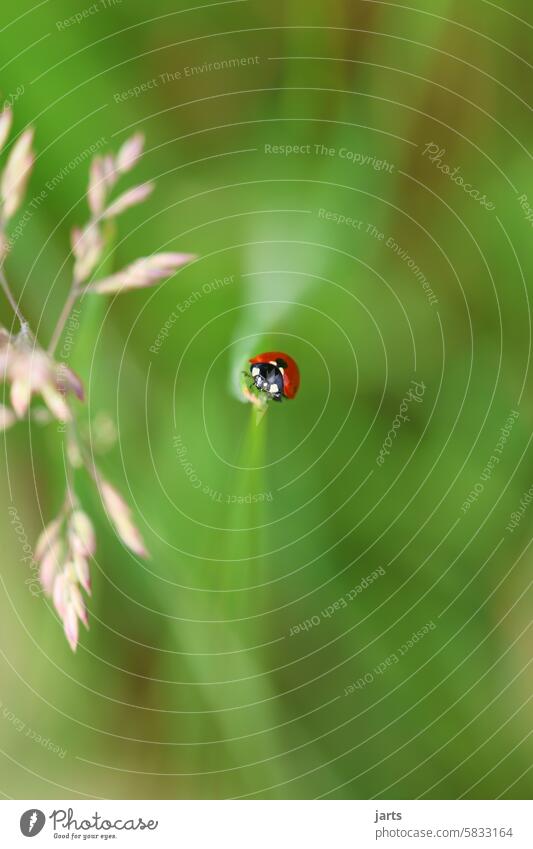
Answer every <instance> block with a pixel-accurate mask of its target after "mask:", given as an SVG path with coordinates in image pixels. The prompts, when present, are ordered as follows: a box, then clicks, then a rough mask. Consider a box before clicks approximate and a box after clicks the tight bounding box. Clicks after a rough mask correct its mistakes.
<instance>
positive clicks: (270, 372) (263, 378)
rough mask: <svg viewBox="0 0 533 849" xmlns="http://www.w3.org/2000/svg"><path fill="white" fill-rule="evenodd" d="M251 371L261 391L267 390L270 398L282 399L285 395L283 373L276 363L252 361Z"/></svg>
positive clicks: (257, 387)
mask: <svg viewBox="0 0 533 849" xmlns="http://www.w3.org/2000/svg"><path fill="white" fill-rule="evenodd" d="M250 373H251V375H252V377H253V381H254V385H255V387H256V389H259V391H260V392H266V394H267V395H268V396H269V398H273V399H274V400H275V401H281V399H282V397H283V374H282V372H281V371H280V369H279V368H278V366H277V365H275V364H274V363H252V364H251V366H250Z"/></svg>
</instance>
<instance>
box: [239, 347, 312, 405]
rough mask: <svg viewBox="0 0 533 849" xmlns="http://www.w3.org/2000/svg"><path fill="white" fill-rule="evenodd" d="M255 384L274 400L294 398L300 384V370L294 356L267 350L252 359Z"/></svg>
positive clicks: (251, 370) (251, 368) (252, 373)
mask: <svg viewBox="0 0 533 849" xmlns="http://www.w3.org/2000/svg"><path fill="white" fill-rule="evenodd" d="M250 374H251V375H252V377H253V386H255V387H256V389H259V391H260V392H266V394H267V395H268V397H269V398H273V399H274V401H281V399H282V398H294V396H295V395H296V393H297V392H298V387H299V385H300V371H299V369H298V366H297V365H296V363H295V361H294V360H293V358H292V357H289V355H288V354H284V353H282V352H281V351H267V352H266V353H265V354H258V356H257V357H252V358H251V359H250Z"/></svg>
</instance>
